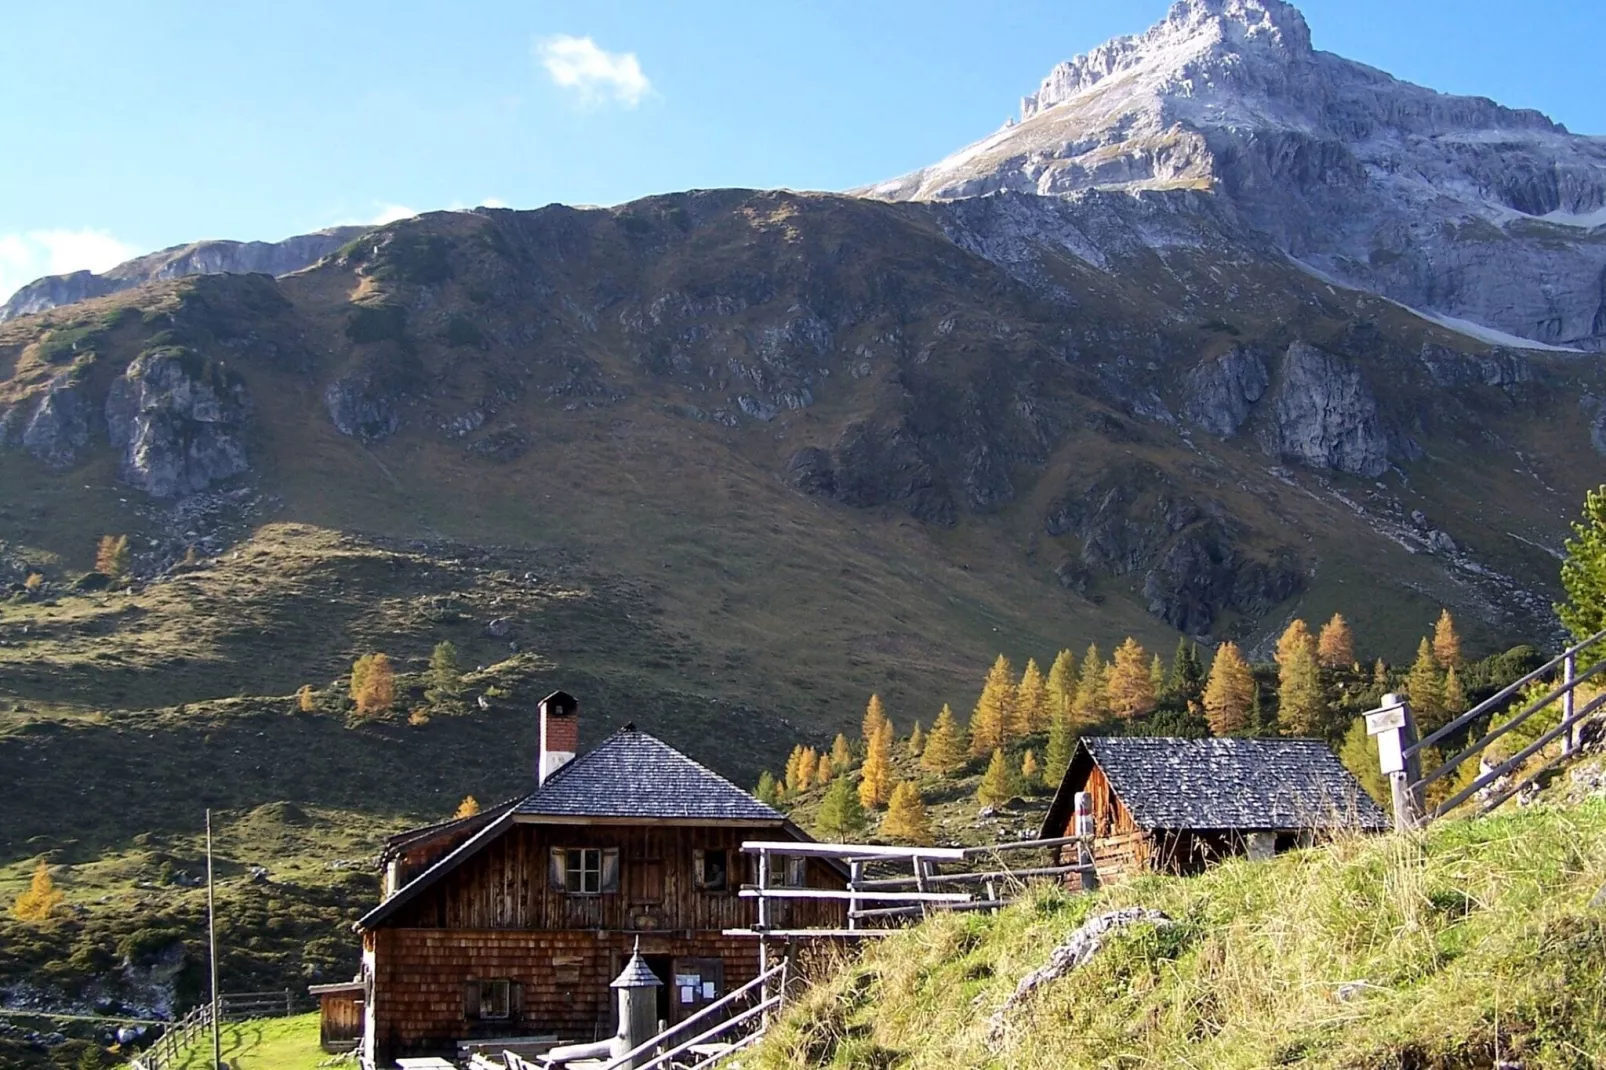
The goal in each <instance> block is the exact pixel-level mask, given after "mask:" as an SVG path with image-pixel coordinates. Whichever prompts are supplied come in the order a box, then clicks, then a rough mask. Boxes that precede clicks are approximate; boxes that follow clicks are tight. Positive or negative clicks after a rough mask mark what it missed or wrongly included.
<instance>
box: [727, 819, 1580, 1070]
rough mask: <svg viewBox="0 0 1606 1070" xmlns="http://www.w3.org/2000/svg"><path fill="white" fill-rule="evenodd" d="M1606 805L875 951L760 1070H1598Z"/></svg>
mask: <svg viewBox="0 0 1606 1070" xmlns="http://www.w3.org/2000/svg"><path fill="white" fill-rule="evenodd" d="M1603 881H1606V803H1603V802H1602V800H1600V799H1599V798H1596V799H1594V800H1593V801H1590V802H1587V803H1585V804H1583V805H1582V806H1579V807H1577V808H1561V807H1556V808H1536V809H1533V810H1529V811H1526V812H1521V813H1514V814H1509V815H1507V816H1503V817H1498V818H1493V819H1486V820H1468V821H1449V822H1444V823H1441V824H1440V825H1438V826H1435V827H1434V828H1432V829H1431V830H1430V831H1429V832H1428V833H1427V834H1426V835H1425V836H1423V837H1421V838H1398V837H1385V838H1378V839H1370V840H1362V839H1357V840H1354V841H1349V842H1344V843H1340V844H1338V845H1336V846H1333V847H1331V848H1322V849H1314V850H1307V851H1300V852H1295V853H1292V854H1288V855H1284V856H1280V857H1279V858H1277V859H1275V860H1273V861H1271V862H1267V863H1259V864H1254V863H1249V862H1246V861H1241V860H1240V861H1234V862H1230V863H1227V864H1225V865H1223V866H1220V867H1218V868H1216V869H1213V870H1211V871H1210V872H1209V873H1207V874H1205V875H1203V876H1200V877H1196V878H1186V879H1183V878H1144V879H1141V880H1137V881H1133V882H1130V883H1127V884H1123V885H1120V886H1117V887H1114V888H1110V889H1107V890H1105V891H1103V892H1100V893H1099V894H1097V895H1096V896H1080V897H1071V896H1067V895H1066V894H1064V893H1063V892H1059V891H1056V890H1050V889H1045V888H1039V889H1036V890H1034V891H1032V892H1031V893H1030V894H1028V895H1027V897H1026V899H1025V900H1024V901H1023V902H1022V903H1021V904H1020V905H1018V906H1015V907H1012V908H1009V909H1008V910H1006V911H1004V912H1002V913H1001V914H999V915H998V916H996V917H991V916H986V915H950V916H947V917H941V918H937V919H934V920H930V921H927V922H925V923H923V924H922V925H920V926H918V927H916V928H913V929H911V930H910V931H909V932H907V933H905V934H901V935H899V936H896V937H892V938H888V939H886V940H884V941H882V942H879V943H876V944H874V945H872V946H870V947H869V948H868V949H867V950H866V951H865V953H864V956H863V958H862V960H859V961H852V962H844V963H841V964H840V965H838V966H837V967H836V969H835V972H834V973H832V974H831V975H830V976H829V979H828V980H826V981H824V982H823V983H822V984H819V985H817V986H816V987H814V988H813V989H811V990H810V991H809V992H808V994H807V995H806V996H805V997H804V998H803V999H802V1000H801V1001H800V1002H799V1004H798V1005H797V1006H796V1007H795V1008H794V1009H793V1010H792V1011H791V1012H790V1013H789V1015H788V1016H787V1017H786V1019H785V1020H784V1021H783V1022H782V1024H781V1025H780V1027H779V1028H778V1029H777V1030H776V1031H775V1033H774V1034H773V1035H772V1036H771V1037H770V1038H769V1039H768V1040H766V1041H765V1042H764V1044H763V1045H762V1046H761V1048H760V1054H759V1057H758V1059H757V1065H759V1066H763V1067H798V1066H839V1067H882V1068H891V1067H950V1066H966V1067H1006V1066H1007V1067H1023V1068H1029V1067H1039V1066H1042V1067H1049V1066H1053V1067H1102V1066H1110V1065H1115V1064H1119V1065H1123V1066H1155V1067H1159V1066H1222V1067H1225V1066H1234V1067H1240V1066H1241V1067H1260V1066H1282V1065H1295V1066H1310V1067H1328V1066H1331V1067H1340V1066H1343V1067H1353V1066H1378V1067H1384V1066H1389V1067H1444V1068H1450V1067H1477V1066H1492V1065H1518V1064H1520V1065H1522V1066H1527V1067H1583V1066H1589V1065H1592V1061H1591V1060H1592V1059H1593V1058H1594V1057H1595V1056H1596V1054H1598V1053H1599V1052H1600V1051H1601V1050H1603V1046H1606V998H1603V996H1602V993H1603V992H1606V974H1603V973H1602V969H1603V963H1606V909H1603V908H1602V906H1601V904H1600V902H1599V901H1598V898H1597V899H1596V901H1595V902H1593V903H1592V902H1591V899H1592V897H1594V896H1595V895H1596V891H1597V889H1599V888H1601V886H1602V882H1603ZM1128 905H1142V906H1146V907H1151V908H1156V909H1159V910H1161V911H1163V912H1165V913H1166V914H1167V916H1169V917H1170V918H1171V919H1172V920H1173V922H1174V923H1175V924H1174V925H1172V926H1170V927H1158V926H1154V925H1148V924H1142V925H1136V926H1132V927H1131V928H1129V929H1126V930H1124V931H1122V932H1121V933H1120V934H1118V935H1116V936H1115V937H1112V938H1110V939H1109V941H1108V942H1107V943H1106V944H1105V946H1104V948H1103V949H1102V950H1101V951H1100V952H1099V953H1098V955H1097V956H1095V958H1094V959H1093V960H1092V961H1091V962H1090V963H1089V964H1088V965H1086V966H1084V967H1082V968H1080V969H1078V970H1076V971H1074V972H1073V973H1072V974H1071V975H1069V976H1067V977H1065V978H1063V979H1061V980H1058V981H1056V982H1053V983H1051V984H1050V985H1049V986H1048V987H1046V988H1044V989H1042V990H1041V991H1040V992H1039V993H1038V994H1037V995H1036V996H1035V997H1033V999H1032V1000H1031V1001H1030V1002H1029V1003H1028V1004H1026V1005H1025V1006H1024V1007H1022V1008H1020V1009H1019V1010H1017V1011H1015V1012H1012V1013H1011V1014H1009V1015H1007V1016H1006V1018H1005V1025H1004V1029H1003V1033H1002V1038H1001V1039H990V1038H989V1036H988V1033H989V1020H990V1018H991V1016H992V1015H993V1014H994V1012H995V1011H996V1010H997V1009H998V1008H999V1007H1000V1006H1001V1005H1002V1004H1003V1002H1004V1000H1005V999H1006V998H1007V997H1008V996H1009V995H1010V993H1012V992H1013V991H1014V989H1015V985H1016V983H1017V981H1018V980H1019V979H1020V978H1021V977H1022V976H1024V975H1025V974H1026V973H1027V972H1029V971H1031V970H1033V969H1036V968H1037V967H1038V966H1040V965H1042V964H1043V963H1044V962H1045V961H1046V960H1047V957H1048V952H1049V950H1050V949H1051V948H1053V947H1054V946H1055V945H1056V944H1057V943H1058V942H1059V941H1060V940H1061V939H1062V938H1063V937H1064V936H1065V935H1066V934H1068V933H1069V932H1070V931H1071V930H1073V929H1075V928H1076V927H1077V926H1078V925H1079V924H1081V922H1082V921H1083V920H1084V919H1086V918H1088V917H1090V916H1092V915H1094V914H1097V913H1100V912H1102V911H1105V910H1109V909H1111V908H1116V907H1122V906H1128Z"/></svg>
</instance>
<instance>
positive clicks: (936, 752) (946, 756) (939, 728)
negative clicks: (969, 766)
mask: <svg viewBox="0 0 1606 1070" xmlns="http://www.w3.org/2000/svg"><path fill="white" fill-rule="evenodd" d="M966 749H967V747H966V743H965V740H964V737H963V736H962V735H961V733H960V731H959V722H958V721H957V720H956V719H955V718H954V711H953V710H951V709H949V708H948V704H947V703H946V702H945V703H943V706H942V712H941V713H939V714H937V720H936V721H935V723H933V724H932V726H931V734H930V735H929V736H927V737H926V747H925V750H924V751H922V752H921V754H920V768H922V769H924V770H925V771H926V772H928V773H938V774H941V775H943V776H947V775H948V774H949V773H952V772H953V771H954V770H956V769H958V768H959V767H960V766H961V765H963V764H964V763H965V752H966Z"/></svg>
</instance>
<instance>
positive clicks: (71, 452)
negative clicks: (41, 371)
mask: <svg viewBox="0 0 1606 1070" xmlns="http://www.w3.org/2000/svg"><path fill="white" fill-rule="evenodd" d="M94 415H95V407H94V404H93V403H92V402H91V401H90V400H89V396H88V392H87V389H86V388H85V387H84V385H83V384H82V383H78V382H75V381H74V380H73V379H72V377H71V376H70V375H68V374H62V375H59V376H57V377H56V378H55V379H54V380H52V381H51V384H50V388H49V389H48V390H47V391H46V392H45V394H44V396H43V397H41V398H40V399H39V404H38V405H37V406H36V407H35V408H34V411H33V416H32V417H30V418H29V420H28V424H27V426H26V427H24V428H23V430H22V448H23V449H25V450H27V451H28V452H29V453H31V454H33V455H34V456H35V457H37V458H39V459H40V460H41V461H43V462H45V463H46V464H48V465H50V466H51V467H52V468H69V467H71V466H72V465H73V464H74V463H76V462H77V460H78V455H79V451H81V450H83V449H84V448H85V447H87V446H88V445H89V439H90V432H91V428H92V426H93V423H94Z"/></svg>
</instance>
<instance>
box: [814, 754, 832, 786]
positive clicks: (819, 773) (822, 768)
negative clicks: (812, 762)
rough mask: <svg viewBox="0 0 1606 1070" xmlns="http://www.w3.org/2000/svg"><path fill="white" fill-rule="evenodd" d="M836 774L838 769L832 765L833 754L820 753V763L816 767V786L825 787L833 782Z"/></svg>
mask: <svg viewBox="0 0 1606 1070" xmlns="http://www.w3.org/2000/svg"><path fill="white" fill-rule="evenodd" d="M835 776H836V769H835V768H833V767H832V765H831V756H830V755H829V754H822V755H820V761H819V764H818V765H816V766H815V767H814V786H815V787H817V788H823V787H825V786H826V785H827V784H829V783H831V780H832V778H833V777H835Z"/></svg>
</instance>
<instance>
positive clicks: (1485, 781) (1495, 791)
mask: <svg viewBox="0 0 1606 1070" xmlns="http://www.w3.org/2000/svg"><path fill="white" fill-rule="evenodd" d="M1603 640H1606V631H1601V632H1597V633H1596V634H1595V635H1592V636H1590V637H1589V638H1588V639H1585V640H1584V641H1583V642H1581V643H1577V644H1575V645H1574V646H1571V647H1569V648H1568V649H1566V650H1564V651H1562V652H1561V653H1560V654H1558V655H1556V656H1555V657H1554V658H1552V659H1551V660H1549V661H1547V662H1546V663H1545V664H1543V665H1541V666H1540V667H1539V668H1537V669H1535V670H1533V671H1532V672H1530V673H1528V674H1527V675H1526V676H1524V677H1522V678H1521V679H1520V680H1517V681H1515V682H1514V683H1511V684H1509V685H1507V686H1506V687H1504V688H1502V689H1501V690H1499V691H1498V692H1496V693H1495V694H1493V695H1491V696H1490V697H1489V698H1487V699H1485V700H1483V701H1482V702H1480V703H1478V704H1477V705H1476V706H1474V707H1472V708H1471V709H1470V710H1468V711H1467V712H1465V713H1463V714H1461V715H1460V716H1458V717H1456V718H1454V719H1452V720H1451V721H1450V722H1449V723H1447V724H1445V725H1443V726H1442V727H1440V728H1438V729H1436V730H1435V731H1433V732H1432V733H1430V734H1429V735H1427V736H1425V737H1423V738H1421V739H1418V738H1417V733H1416V719H1415V717H1414V716H1413V714H1412V711H1411V704H1410V702H1409V701H1407V699H1406V698H1405V697H1404V696H1401V695H1384V696H1383V704H1382V705H1381V706H1380V707H1379V708H1378V709H1376V710H1373V711H1372V712H1371V713H1368V714H1367V715H1366V728H1367V731H1368V732H1369V733H1370V734H1371V735H1373V736H1376V737H1377V750H1378V760H1379V761H1380V763H1381V765H1382V769H1383V772H1384V773H1385V774H1386V775H1387V776H1388V778H1389V786H1390V792H1391V794H1392V796H1393V804H1394V826H1395V828H1397V829H1400V830H1402V831H1403V830H1407V829H1413V828H1420V827H1422V826H1423V825H1426V824H1428V823H1430V822H1432V821H1436V820H1438V819H1439V818H1441V817H1443V816H1444V815H1445V814H1448V813H1449V812H1450V811H1452V810H1454V809H1455V808H1456V807H1458V806H1460V805H1462V804H1463V803H1465V802H1467V800H1469V799H1472V798H1473V797H1474V796H1477V807H1478V812H1479V813H1487V812H1489V811H1490V810H1493V809H1494V808H1495V807H1497V806H1499V805H1500V804H1501V803H1503V802H1505V801H1506V800H1507V799H1509V798H1511V797H1512V796H1513V795H1516V794H1517V793H1518V792H1521V791H1524V790H1526V789H1527V788H1528V787H1529V786H1530V785H1533V784H1535V783H1537V782H1538V780H1539V778H1540V777H1541V776H1543V775H1544V774H1545V773H1546V772H1548V771H1549V770H1550V769H1552V768H1554V767H1555V766H1556V765H1557V764H1558V763H1560V762H1562V761H1564V760H1566V759H1567V758H1569V757H1571V756H1572V754H1573V753H1574V751H1575V750H1576V748H1577V743H1578V726H1579V725H1580V724H1581V723H1583V722H1584V721H1585V720H1587V719H1588V718H1589V717H1591V716H1593V715H1594V714H1595V713H1596V712H1597V711H1598V710H1600V709H1601V708H1602V707H1603V706H1606V692H1603V693H1602V694H1600V695H1598V696H1596V697H1595V698H1593V699H1590V700H1589V701H1588V702H1585V703H1584V704H1582V705H1580V704H1579V702H1578V691H1579V688H1580V687H1581V686H1582V685H1583V684H1584V683H1586V682H1587V681H1589V680H1591V679H1593V678H1595V677H1596V676H1598V675H1600V674H1601V673H1602V672H1606V660H1598V661H1591V662H1590V663H1589V664H1588V665H1587V666H1586V667H1585V668H1584V670H1583V671H1582V672H1580V671H1579V668H1578V666H1579V661H1580V656H1581V655H1582V656H1583V657H1585V658H1588V657H1589V655H1590V652H1591V648H1597V649H1598V648H1599V646H1600V644H1601V643H1602V641H1603ZM1547 679H1548V680H1551V681H1553V682H1554V686H1552V687H1551V688H1550V689H1549V690H1548V691H1547V692H1546V693H1545V694H1544V695H1543V696H1541V697H1540V698H1537V699H1534V700H1533V701H1531V702H1529V703H1528V704H1527V705H1526V706H1524V707H1523V708H1522V709H1521V710H1519V711H1518V712H1517V713H1516V714H1514V715H1513V716H1511V717H1509V718H1507V719H1505V720H1503V721H1501V722H1500V723H1499V724H1495V723H1494V722H1495V719H1496V718H1497V717H1499V716H1500V715H1502V714H1504V713H1506V712H1508V711H1509V707H1510V706H1511V705H1512V703H1513V702H1514V700H1516V699H1517V698H1518V696H1519V695H1520V694H1521V693H1522V691H1523V689H1524V688H1527V687H1528V686H1529V685H1531V684H1533V683H1535V682H1538V681H1541V680H1547ZM1552 709H1556V710H1559V713H1560V718H1559V721H1558V723H1557V724H1556V726H1555V727H1553V728H1551V729H1549V730H1547V731H1545V732H1542V733H1540V734H1539V735H1538V736H1536V737H1535V738H1534V739H1533V740H1532V741H1530V742H1529V743H1528V744H1527V745H1526V746H1524V747H1522V748H1521V749H1519V750H1517V751H1516V752H1515V753H1513V754H1511V755H1508V756H1507V757H1505V758H1502V759H1500V760H1499V761H1497V762H1492V763H1491V762H1487V761H1484V762H1482V763H1481V764H1482V765H1483V766H1485V768H1483V769H1481V771H1480V772H1479V774H1478V776H1476V777H1474V778H1473V779H1472V780H1471V781H1470V782H1469V783H1468V784H1467V785H1466V786H1464V787H1462V788H1461V789H1460V790H1458V791H1456V792H1455V793H1454V794H1452V795H1450V796H1449V797H1448V798H1446V799H1445V800H1444V801H1443V802H1441V803H1439V804H1438V805H1436V806H1434V807H1433V808H1432V809H1431V810H1429V809H1427V807H1426V805H1425V803H1424V802H1423V798H1424V789H1425V788H1426V787H1427V786H1428V785H1429V784H1432V783H1434V782H1435V781H1438V780H1442V779H1443V778H1444V777H1446V776H1449V775H1450V774H1452V773H1454V772H1456V770H1458V769H1459V768H1461V766H1462V765H1463V764H1464V763H1466V762H1467V761H1470V760H1471V759H1473V758H1480V759H1481V758H1482V757H1483V756H1484V754H1485V752H1486V751H1487V749H1488V747H1489V745H1490V744H1491V743H1493V742H1495V740H1497V739H1500V738H1501V737H1503V736H1505V735H1506V734H1507V733H1509V732H1511V731H1512V730H1514V729H1516V728H1517V727H1519V726H1521V725H1523V724H1525V723H1527V722H1528V721H1529V720H1530V719H1531V718H1533V717H1534V716H1535V715H1536V714H1539V713H1541V712H1543V711H1546V710H1552ZM1479 723H1486V724H1488V726H1489V727H1488V728H1487V729H1486V730H1485V731H1484V733H1483V735H1482V736H1480V737H1479V738H1478V739H1476V740H1474V741H1473V742H1471V743H1468V744H1467V745H1466V746H1464V747H1462V749H1461V750H1460V751H1458V752H1457V753H1455V754H1453V755H1451V756H1450V757H1448V758H1446V759H1444V760H1443V761H1441V762H1440V763H1439V764H1438V765H1437V766H1435V767H1434V768H1433V769H1431V770H1428V771H1427V772H1425V773H1424V772H1423V771H1422V755H1423V754H1424V753H1425V752H1426V751H1427V749H1428V748H1430V747H1436V746H1437V745H1438V744H1440V743H1441V742H1443V741H1445V740H1447V739H1450V738H1452V737H1454V736H1455V735H1456V734H1457V733H1459V732H1463V731H1465V730H1467V729H1470V728H1472V727H1473V726H1475V725H1477V724H1479ZM1557 741H1559V742H1560V745H1559V746H1558V747H1557V748H1556V750H1555V753H1553V754H1551V755H1550V756H1549V757H1548V758H1546V757H1543V756H1542V755H1541V752H1542V751H1544V749H1545V748H1546V747H1548V746H1550V745H1551V744H1552V743H1556V742H1557ZM1535 756H1541V761H1540V762H1539V764H1538V765H1537V766H1535V767H1533V768H1530V769H1528V770H1527V775H1526V776H1524V777H1522V779H1520V780H1516V781H1514V782H1503V781H1505V780H1506V778H1508V777H1511V775H1512V774H1513V773H1515V772H1517V771H1518V770H1520V769H1523V768H1524V766H1525V765H1526V764H1527V763H1528V762H1529V761H1530V759H1532V758H1534V757H1535Z"/></svg>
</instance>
